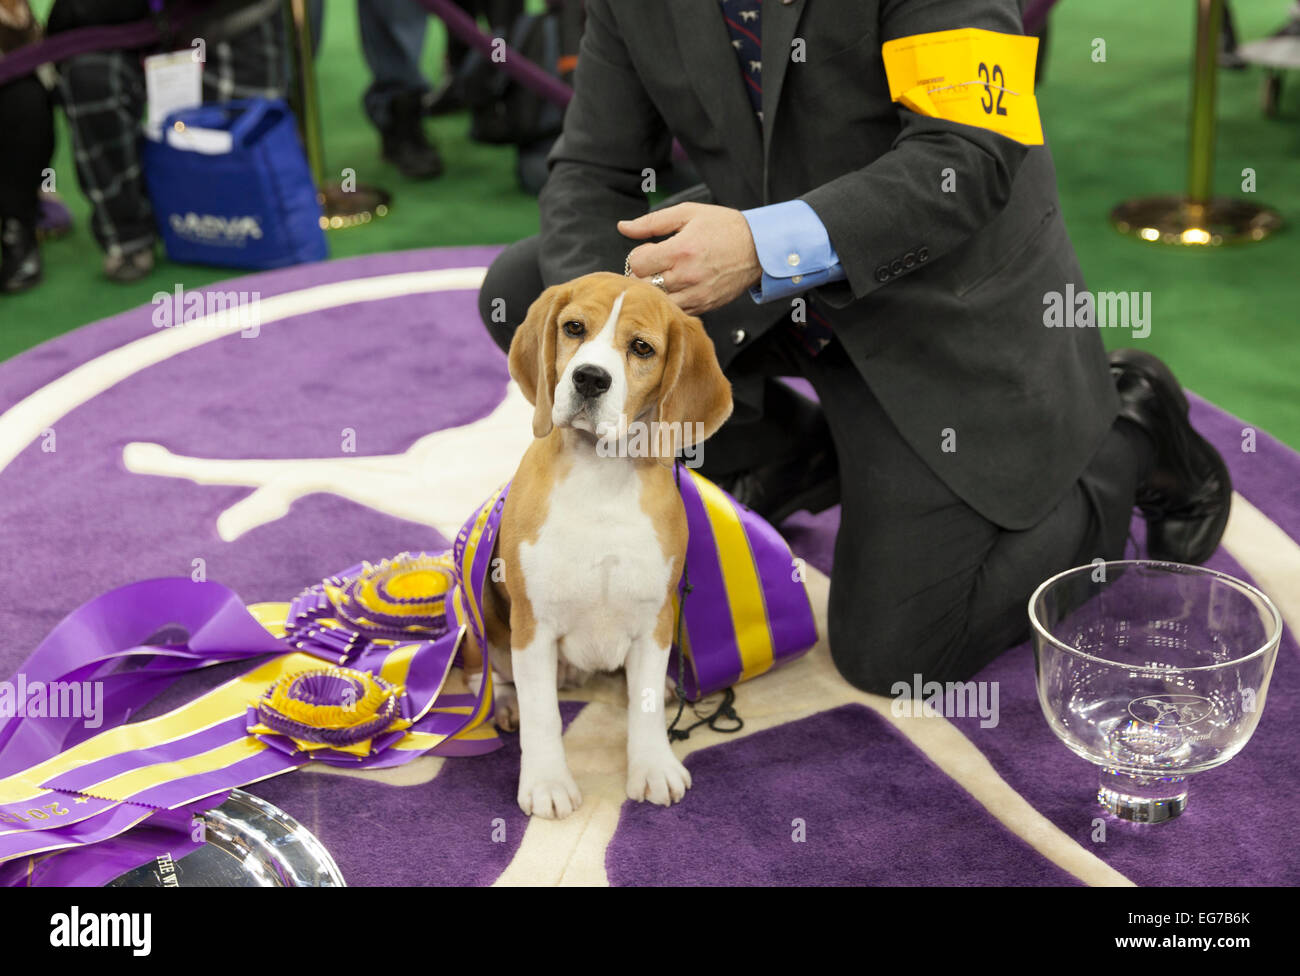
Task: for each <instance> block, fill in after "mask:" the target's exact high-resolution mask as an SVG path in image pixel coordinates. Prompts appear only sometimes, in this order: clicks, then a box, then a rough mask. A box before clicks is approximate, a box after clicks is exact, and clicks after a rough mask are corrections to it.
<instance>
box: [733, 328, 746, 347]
mask: <svg viewBox="0 0 1300 976" xmlns="http://www.w3.org/2000/svg"><path fill="white" fill-rule="evenodd" d="M731 341H732V342H733V343H735V344H736V345H740V344H741V343H742V342H744V341H745V330H744V329H736V330H734V331H733V332H732V333H731Z"/></svg>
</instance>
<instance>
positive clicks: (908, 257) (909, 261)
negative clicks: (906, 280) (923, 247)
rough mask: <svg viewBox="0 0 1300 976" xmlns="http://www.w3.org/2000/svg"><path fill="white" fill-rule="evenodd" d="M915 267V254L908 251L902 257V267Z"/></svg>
mask: <svg viewBox="0 0 1300 976" xmlns="http://www.w3.org/2000/svg"><path fill="white" fill-rule="evenodd" d="M915 265H916V252H915V251H908V252H907V253H906V254H904V255H903V267H905V268H911V267H914V266H915Z"/></svg>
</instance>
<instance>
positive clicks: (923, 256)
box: [916, 247, 930, 261]
mask: <svg viewBox="0 0 1300 976" xmlns="http://www.w3.org/2000/svg"><path fill="white" fill-rule="evenodd" d="M916 259H917V260H918V261H929V260H930V249H929V248H928V247H920V248H917V250H916Z"/></svg>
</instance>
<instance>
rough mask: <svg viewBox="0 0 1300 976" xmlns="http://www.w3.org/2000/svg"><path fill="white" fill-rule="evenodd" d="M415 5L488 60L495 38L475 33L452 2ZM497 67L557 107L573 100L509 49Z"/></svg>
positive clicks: (472, 23) (475, 24)
mask: <svg viewBox="0 0 1300 976" xmlns="http://www.w3.org/2000/svg"><path fill="white" fill-rule="evenodd" d="M419 2H420V6H422V7H424V9H425V10H428V11H429V12H430V13H432V14H434V15H435V16H436V17H438V18H439V19H440V20H441V21H442V22H443V23H444V24H446V25H447V30H448V31H449V32H451V33H452V34H454V35H456V37H457V38H458V39H459V40H460V41H462V42H463V43H465V44H467V45H469V46H470V47H473V48H477V49H478V50H480V51H482V52H483V53H484V54H485V55H487V56H488V57H489V58H491V56H492V54H493V51H494V47H495V44H496V38H494V37H492V36H490V35H488V34H484V33H483V31H481V30H480V29H479V26H478V22H477V21H475V20H474V18H473V17H471V16H470V15H469V14H467V13H465V11H463V10H461V9H460V7H458V6H457V5H456V4H455V3H454V2H453V0H419ZM493 63H494V64H495V63H497V62H493ZM499 67H501V69H502V70H504V71H505V73H506V74H508V75H509V76H510V77H511V78H513V79H514V80H515V81H517V82H519V84H521V85H523V86H524V87H525V88H529V89H531V90H532V91H534V92H535V93H537V94H538V95H540V96H541V97H542V98H545V99H546V100H547V101H550V102H554V103H555V104H556V105H559V106H560V107H564V106H565V105H568V104H569V99H571V98H572V97H573V89H572V88H570V87H569V86H568V85H566V84H565V83H564V82H562V81H560V79H559V78H556V77H554V76H553V75H550V74H547V73H546V71H545V70H544V69H542V68H540V67H538V66H537V65H536V64H534V63H533V62H532V61H529V60H528V59H527V58H526V57H524V56H523V55H522V54H520V53H519V52H518V51H516V50H515V49H514V48H512V47H507V48H506V58H505V60H504V61H502V62H499Z"/></svg>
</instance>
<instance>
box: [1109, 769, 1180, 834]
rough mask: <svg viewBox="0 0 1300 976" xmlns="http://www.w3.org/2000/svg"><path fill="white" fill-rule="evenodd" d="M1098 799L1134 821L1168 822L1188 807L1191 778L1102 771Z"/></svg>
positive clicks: (1124, 818)
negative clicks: (1188, 783)
mask: <svg viewBox="0 0 1300 976" xmlns="http://www.w3.org/2000/svg"><path fill="white" fill-rule="evenodd" d="M1097 802H1098V803H1100V804H1101V805H1102V806H1103V807H1105V808H1106V809H1107V810H1108V811H1110V812H1111V813H1112V814H1114V815H1115V816H1116V817H1119V818H1120V819H1121V820H1127V821H1129V822H1130V823H1141V824H1158V823H1164V822H1165V821H1168V820H1173V819H1174V818H1175V817H1177V816H1178V815H1179V814H1180V813H1182V812H1183V811H1184V810H1185V809H1187V779H1186V777H1183V776H1132V775H1130V774H1128V773H1120V772H1115V771H1112V770H1102V773H1101V783H1100V785H1099V786H1098V788H1097Z"/></svg>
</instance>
